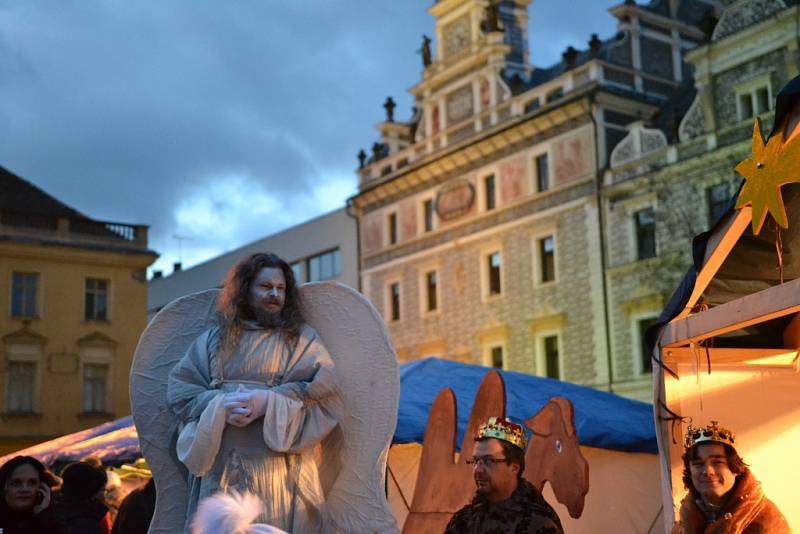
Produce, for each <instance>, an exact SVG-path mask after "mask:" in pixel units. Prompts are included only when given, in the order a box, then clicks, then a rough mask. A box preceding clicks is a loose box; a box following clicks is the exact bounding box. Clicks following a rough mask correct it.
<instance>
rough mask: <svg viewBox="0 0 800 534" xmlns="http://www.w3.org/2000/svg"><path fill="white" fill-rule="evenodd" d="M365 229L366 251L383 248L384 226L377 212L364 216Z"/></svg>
mask: <svg viewBox="0 0 800 534" xmlns="http://www.w3.org/2000/svg"><path fill="white" fill-rule="evenodd" d="M363 228H364V229H363V230H362V232H363V236H362V239H363V241H362V243H363V246H364V252H365V253H370V252H375V251H376V250H378V249H379V248H381V241H382V239H381V236H382V235H383V226H382V224H381V216H380V215H379V214H377V213H371V214H369V215H367V216H366V217H364V227H363Z"/></svg>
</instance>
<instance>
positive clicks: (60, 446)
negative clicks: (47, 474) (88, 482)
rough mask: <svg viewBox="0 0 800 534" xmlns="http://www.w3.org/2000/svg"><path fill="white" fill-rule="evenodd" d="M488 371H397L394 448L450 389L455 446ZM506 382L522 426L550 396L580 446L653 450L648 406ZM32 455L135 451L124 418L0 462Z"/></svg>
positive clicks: (521, 379) (510, 378) (48, 458)
mask: <svg viewBox="0 0 800 534" xmlns="http://www.w3.org/2000/svg"><path fill="white" fill-rule="evenodd" d="M488 371H489V369H487V368H486V367H481V366H478V365H468V364H463V363H458V362H451V361H447V360H440V359H437V358H427V359H424V360H418V361H414V362H410V363H406V364H403V365H401V366H400V409H399V413H398V418H397V430H396V431H395V434H394V439H393V440H392V442H393V443H409V442H417V443H422V439H423V437H424V434H425V426H426V425H427V423H428V413H429V412H430V409H431V405H432V404H433V400H434V399H435V398H436V396H437V395H438V394H439V392H440V391H441V390H442V389H443V388H445V387H449V388H451V389H452V390H453V391H454V392H455V394H456V399H457V402H458V435H459V437H458V444H460V443H461V440H462V438H463V436H464V431H465V429H466V427H467V421H468V419H469V413H470V410H471V407H472V402H473V400H474V399H475V395H476V393H477V392H478V387H479V386H480V383H481V381H482V380H483V378H484V376H486V373H487V372H488ZM501 374H502V375H503V380H504V381H505V384H506V401H507V413H506V415H507V416H508V417H511V418H512V419H515V420H517V421H524V420H525V419H528V418H529V417H531V416H533V415H534V414H536V412H538V411H539V410H540V409H541V408H542V406H544V405H545V404H546V403H547V401H548V400H549V399H550V398H551V397H555V396H561V397H565V398H567V399H569V400H570V401H572V404H573V405H574V406H575V426H576V427H577V430H578V439H579V440H580V443H581V444H582V445H587V446H590V447H599V448H604V449H613V450H618V451H633V452H650V453H656V452H658V449H657V447H656V435H655V427H654V424H653V415H652V408H651V406H650V405H648V404H645V403H643V402H638V401H632V400H628V399H624V398H622V397H619V396H617V395H611V394H609V393H605V392H603V391H598V390H595V389H592V388H587V387H584V386H577V385H574V384H568V383H566V382H559V381H558V380H551V379H549V378H541V377H537V376H531V375H526V374H522V373H513V372H510V371H501ZM20 453H21V454H26V455H31V456H36V457H37V458H39V459H41V460H42V461H43V462H45V463H48V464H52V463H54V462H57V461H71V460H78V459H80V458H82V457H84V456H86V455H88V454H92V455H95V456H97V457H98V458H100V459H101V460H103V461H104V462H123V461H131V460H134V459H136V458H138V457H139V456H141V452H140V450H139V447H138V442H137V440H136V429H135V428H134V427H133V421H132V419H131V417H130V416H128V417H123V418H122V419H117V420H116V421H112V422H109V423H105V424H102V425H100V426H97V427H94V428H90V429H87V430H82V431H81V432H76V433H74V434H69V435H66V436H62V437H60V438H57V439H54V440H52V441H48V442H45V443H40V444H39V445H34V446H33V447H29V448H28V449H25V450H23V451H18V452H17V453H14V454H10V455H8V456H5V457H3V458H0V464H1V463H3V462H4V461H6V460H8V459H10V458H11V457H12V456H15V455H16V454H20Z"/></svg>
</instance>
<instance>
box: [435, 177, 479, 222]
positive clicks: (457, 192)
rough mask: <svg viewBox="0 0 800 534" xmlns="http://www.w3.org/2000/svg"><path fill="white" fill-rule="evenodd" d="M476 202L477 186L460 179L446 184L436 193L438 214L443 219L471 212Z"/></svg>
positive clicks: (447, 219) (451, 218)
mask: <svg viewBox="0 0 800 534" xmlns="http://www.w3.org/2000/svg"><path fill="white" fill-rule="evenodd" d="M474 202H475V186H473V185H472V183H471V182H470V181H469V180H466V179H463V178H462V179H460V180H456V181H454V182H450V183H449V184H446V185H445V186H444V187H442V188H441V189H439V192H438V193H436V214H437V215H438V216H439V219H441V220H443V221H451V220H453V219H457V218H458V217H461V216H462V215H464V214H465V213H468V212H469V209H470V208H471V207H472V204H473V203H474Z"/></svg>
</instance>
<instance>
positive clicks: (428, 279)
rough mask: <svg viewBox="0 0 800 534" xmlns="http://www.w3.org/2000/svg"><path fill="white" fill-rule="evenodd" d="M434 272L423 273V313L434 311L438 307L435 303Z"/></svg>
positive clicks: (435, 283) (435, 281) (435, 284)
mask: <svg viewBox="0 0 800 534" xmlns="http://www.w3.org/2000/svg"><path fill="white" fill-rule="evenodd" d="M437 284H438V282H437V280H436V271H430V272H428V273H425V311H429V312H432V311H436V309H437V308H438V307H439V303H438V301H437V290H438V288H437Z"/></svg>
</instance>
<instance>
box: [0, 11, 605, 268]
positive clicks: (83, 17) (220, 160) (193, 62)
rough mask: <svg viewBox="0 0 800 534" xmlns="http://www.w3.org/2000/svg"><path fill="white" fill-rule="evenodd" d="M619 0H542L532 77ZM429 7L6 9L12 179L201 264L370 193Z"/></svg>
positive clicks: (3, 119)
mask: <svg viewBox="0 0 800 534" xmlns="http://www.w3.org/2000/svg"><path fill="white" fill-rule="evenodd" d="M620 1H621V0H618V1H609V0H571V1H570V2H568V3H567V2H564V1H563V0H534V2H533V3H532V5H531V6H530V8H529V16H530V25H529V37H530V51H531V53H530V59H531V63H533V65H535V66H539V67H546V66H549V65H551V64H553V63H555V62H557V61H559V60H560V57H561V52H562V51H563V50H564V49H565V48H566V47H567V46H568V45H573V46H575V47H576V48H580V49H584V48H586V47H587V44H586V43H587V41H588V40H589V38H590V36H591V34H592V33H598V34H599V35H600V37H601V38H605V37H609V36H611V35H613V34H614V32H615V31H616V19H615V18H614V17H612V16H611V15H610V14H609V13H608V11H607V10H608V8H609V7H611V6H613V5H616V4H618V3H620ZM431 4H432V1H431V0H361V1H354V0H338V1H331V0H291V1H280V2H279V1H275V0H273V1H265V0H258V1H256V0H252V1H251V0H238V1H236V2H208V1H198V2H189V1H185V0H184V1H169V2H157V1H144V2H122V1H119V0H105V1H93V0H80V1H79V0H73V1H70V0H52V1H44V0H42V1H35V0H24V1H12V0H0V165H1V166H3V167H5V168H7V169H8V170H10V171H12V172H14V173H15V174H17V175H19V176H22V177H23V178H25V179H27V180H29V181H30V182H32V183H34V184H35V185H36V186H38V187H40V188H42V189H43V190H45V191H46V192H48V193H50V194H51V195H53V196H55V197H56V198H58V199H59V200H61V201H62V202H65V203H66V204H68V205H70V206H72V207H74V208H76V209H77V210H79V211H81V212H83V213H84V214H86V215H88V216H89V217H92V218H95V219H100V220H108V221H116V222H124V223H136V224H147V225H150V248H152V249H154V250H156V251H157V252H158V253H160V254H161V257H160V258H159V260H158V261H157V262H156V263H155V264H154V266H153V268H154V269H163V270H165V272H166V273H167V274H169V272H171V270H172V267H171V266H172V263H173V262H174V261H178V259H179V246H178V244H179V241H178V239H176V238H175V237H174V236H182V237H185V238H187V239H185V240H184V241H183V245H182V259H183V263H184V267H190V266H192V265H195V264H197V263H199V262H202V261H204V260H207V259H210V258H212V257H214V256H216V255H218V254H220V253H223V252H226V251H228V250H231V249H233V248H237V247H239V246H241V245H244V244H246V243H249V242H251V241H254V240H256V239H260V238H262V237H265V236H267V235H269V234H271V233H274V232H276V231H279V230H281V229H284V228H286V227H289V226H292V225H294V224H297V223H300V222H302V221H304V220H307V219H309V218H311V217H314V216H316V215H320V214H322V213H326V212H329V211H331V210H334V209H336V208H338V207H341V206H343V205H344V202H345V200H346V199H347V197H349V196H351V195H352V194H354V193H355V192H356V182H357V181H356V175H355V169H356V167H357V159H356V153H357V152H358V150H359V149H360V148H365V149H368V148H369V146H370V145H371V144H372V143H373V142H374V141H375V140H377V130H376V129H375V127H374V126H375V124H377V123H378V122H380V121H381V120H383V118H384V110H383V108H382V103H383V101H384V100H385V99H386V97H387V96H389V95H391V96H392V97H393V98H394V99H395V101H396V102H397V103H398V108H397V111H396V112H395V116H396V119H397V120H406V119H408V117H409V116H410V111H411V106H412V99H411V97H410V96H409V95H408V93H407V89H408V88H410V87H412V86H413V85H414V84H416V83H417V82H418V81H419V79H420V77H421V59H420V56H419V54H417V52H416V51H417V50H418V49H419V47H420V43H421V39H422V37H421V36H422V34H423V33H426V34H428V35H433V23H434V20H433V17H431V16H430V15H428V13H427V8H428V7H429V6H430V5H431ZM567 5H568V6H569V10H568V11H569V13H567V8H566V6H567ZM0 194H1V192H0Z"/></svg>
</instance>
